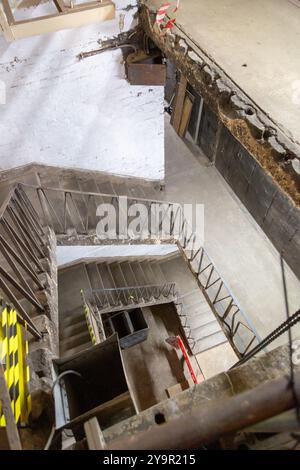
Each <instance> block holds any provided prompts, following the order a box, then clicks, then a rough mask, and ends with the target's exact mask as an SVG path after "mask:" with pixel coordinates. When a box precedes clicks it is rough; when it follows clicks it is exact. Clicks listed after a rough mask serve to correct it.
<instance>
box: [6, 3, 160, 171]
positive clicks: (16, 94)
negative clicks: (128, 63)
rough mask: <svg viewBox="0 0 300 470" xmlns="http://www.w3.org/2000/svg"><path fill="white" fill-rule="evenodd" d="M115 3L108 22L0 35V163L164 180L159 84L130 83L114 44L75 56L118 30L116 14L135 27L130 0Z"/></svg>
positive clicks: (20, 14)
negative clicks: (9, 38) (1, 97)
mask: <svg viewBox="0 0 300 470" xmlns="http://www.w3.org/2000/svg"><path fill="white" fill-rule="evenodd" d="M115 3H116V7H117V12H116V19H115V20H112V21H108V22H104V23H98V24H93V25H89V26H86V27H83V28H78V29H73V30H64V31H60V32H57V33H53V34H47V35H44V36H38V37H32V38H27V39H23V40H19V41H16V42H14V43H11V44H8V43H6V41H5V40H4V38H3V37H2V36H1V37H0V80H2V81H3V82H4V83H5V85H6V104H5V105H4V104H2V105H1V104H0V136H1V140H0V168H2V169H7V168H11V167H16V166H20V165H24V164H26V163H30V162H38V163H46V164H48V165H54V166H56V165H58V166H64V167H75V168H82V169H95V170H99V171H107V172H111V173H117V174H120V175H129V176H137V177H144V178H147V179H163V177H164V127H163V126H164V123H163V87H152V88H151V87H140V86H131V85H129V83H127V81H126V80H125V72H124V65H123V60H122V54H121V51H120V50H116V51H111V52H105V53H102V54H98V55H96V56H93V57H90V58H87V59H84V60H82V61H78V59H77V57H76V56H77V55H78V54H79V53H80V52H86V51H91V50H94V49H98V48H99V43H98V42H97V41H98V40H101V39H102V40H103V39H104V40H105V39H107V38H111V37H113V36H115V35H117V34H119V33H120V27H119V20H120V15H125V27H124V30H123V31H127V30H129V29H131V28H133V27H134V26H135V19H134V17H133V15H134V13H136V11H137V8H136V3H137V0H116V1H115ZM128 5H134V8H133V9H130V10H129V11H126V10H125V8H126V7H127V6H128ZM42 6H43V4H42V5H41V7H42ZM41 7H39V8H41ZM30 11H31V9H30V10H28V9H27V10H26V14H27V15H28V13H30ZM37 11H38V13H41V11H40V10H37V9H32V12H31V14H32V15H35V16H36V14H37ZM24 14H25V12H22V11H21V12H20V11H19V12H18V19H19V18H21V17H24ZM0 83H1V82H0Z"/></svg>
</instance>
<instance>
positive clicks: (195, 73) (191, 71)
mask: <svg viewBox="0 0 300 470" xmlns="http://www.w3.org/2000/svg"><path fill="white" fill-rule="evenodd" d="M140 19H141V23H142V26H143V29H144V30H145V32H146V33H147V35H148V36H149V37H150V38H151V39H152V40H153V41H154V42H155V44H156V45H157V46H158V47H159V48H160V49H161V50H162V51H163V52H164V53H165V55H166V56H167V57H169V58H170V59H171V60H172V62H174V64H175V65H176V67H177V68H178V69H179V70H180V71H181V72H182V73H183V74H184V75H185V77H186V78H187V79H188V81H189V82H190V84H191V85H192V86H193V87H194V88H195V90H196V91H197V92H198V93H199V94H200V95H201V96H202V97H203V98H204V99H205V101H206V102H207V103H208V104H209V106H210V107H211V108H212V109H213V111H214V112H215V113H216V114H217V115H218V117H219V119H220V120H221V122H222V123H223V124H224V125H225V126H226V127H227V128H228V129H229V130H230V132H231V133H232V134H233V136H234V137H235V138H236V139H237V140H238V141H239V142H240V143H241V144H242V145H243V146H244V147H245V148H246V149H247V150H248V152H249V153H250V154H251V155H253V156H254V158H255V159H256V160H257V162H258V163H259V164H260V165H261V167H262V168H264V169H265V170H266V172H267V173H269V174H270V175H272V177H273V179H274V180H275V181H276V182H277V184H278V186H280V188H281V190H282V191H283V192H284V193H285V194H287V195H288V196H289V197H290V198H291V200H292V201H293V203H294V204H296V205H297V206H298V207H300V178H299V174H298V173H297V172H296V171H295V169H294V166H295V165H292V162H295V161H296V162H298V161H299V160H300V147H299V145H298V144H297V143H295V142H294V141H292V139H291V138H290V137H289V136H288V134H286V133H285V132H284V131H283V130H282V129H280V128H279V127H278V126H277V125H276V123H274V122H273V121H272V120H271V119H270V118H269V117H268V116H266V114H264V113H263V112H262V111H261V110H260V108H259V107H258V106H257V105H256V104H255V103H254V102H252V101H251V99H250V98H249V97H248V96H246V95H245V94H244V92H243V91H242V90H241V89H240V88H238V86H237V85H236V84H235V83H233V82H232V80H231V79H230V77H229V76H228V75H226V74H225V72H224V71H223V70H222V69H221V68H220V67H219V66H218V65H217V64H216V63H215V62H214V61H213V59H212V58H210V57H208V56H207V55H206V54H205V53H204V51H202V50H200V49H199V47H197V46H196V45H195V44H194V43H193V41H192V39H191V38H190V37H188V36H187V35H186V34H185V33H184V32H183V31H182V30H181V29H180V28H179V27H178V26H176V25H175V27H174V28H173V29H172V30H167V32H166V34H165V35H162V34H161V33H160V32H159V30H158V29H157V28H156V27H154V26H153V25H154V19H155V14H153V13H151V11H149V9H148V8H147V6H145V5H142V7H141V11H140Z"/></svg>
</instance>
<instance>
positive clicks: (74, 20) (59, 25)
mask: <svg viewBox="0 0 300 470" xmlns="http://www.w3.org/2000/svg"><path fill="white" fill-rule="evenodd" d="M114 18H115V5H114V3H112V2H111V1H104V2H102V3H99V4H97V5H95V4H94V3H93V4H92V6H81V7H80V8H72V9H69V10H66V11H64V12H62V13H57V14H55V15H48V16H41V17H39V18H31V19H28V20H22V21H17V22H15V23H14V24H13V25H12V26H10V30H11V34H12V36H13V38H14V39H21V38H26V37H30V36H39V35H41V34H47V33H53V32H55V31H60V30H62V29H70V28H79V27H81V26H84V25H87V24H91V23H97V22H101V21H108V20H112V19H114Z"/></svg>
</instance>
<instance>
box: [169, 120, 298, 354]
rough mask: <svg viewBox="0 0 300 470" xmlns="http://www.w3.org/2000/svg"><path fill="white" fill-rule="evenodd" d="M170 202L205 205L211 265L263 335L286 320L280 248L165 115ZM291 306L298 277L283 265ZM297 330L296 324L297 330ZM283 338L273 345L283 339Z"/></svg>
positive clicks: (294, 305)
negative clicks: (179, 134)
mask: <svg viewBox="0 0 300 470" xmlns="http://www.w3.org/2000/svg"><path fill="white" fill-rule="evenodd" d="M165 125H166V129H165V133H166V190H165V197H166V199H167V200H169V201H174V202H181V203H199V204H204V206H205V209H204V213H205V218H204V223H205V227H204V229H205V242H204V246H205V248H206V249H207V251H208V253H209V255H210V257H211V258H212V260H213V262H214V264H215V265H216V267H217V269H218V270H219V272H220V274H221V275H222V277H223V278H224V279H225V280H226V282H227V284H228V286H229V287H230V289H231V291H232V292H233V294H234V295H235V297H236V298H237V299H238V302H239V304H240V305H241V307H242V309H243V310H244V312H245V314H246V315H247V316H249V318H250V319H251V320H252V322H253V323H254V326H255V327H256V329H257V331H258V334H259V335H260V336H261V337H262V338H264V337H265V336H266V335H267V334H268V333H270V332H271V331H273V329H275V328H276V327H277V326H278V325H279V324H280V323H281V322H283V321H285V320H286V314H285V305H284V296H283V287H282V277H281V269H280V258H279V253H278V252H277V251H276V249H275V248H274V246H273V245H272V243H271V242H270V241H269V240H268V238H267V237H266V236H265V234H264V233H263V231H262V230H261V229H260V227H259V226H258V225H257V223H256V222H255V221H254V219H253V218H252V217H251V215H250V214H249V212H248V211H247V210H246V209H245V207H244V206H243V205H242V203H241V202H240V201H239V200H238V198H237V197H236V196H235V194H234V193H233V191H232V190H231V189H230V187H229V186H228V185H227V183H226V182H225V181H224V179H223V178H222V177H221V175H220V174H219V172H218V170H217V169H216V168H215V167H214V166H212V165H211V163H210V162H209V161H208V159H207V158H206V157H205V156H204V155H203V154H202V152H201V151H200V150H199V148H197V149H196V148H195V147H193V146H191V145H190V148H189V146H188V145H187V144H186V143H185V142H184V141H182V140H181V139H180V138H179V137H178V136H177V134H176V133H175V131H174V129H173V128H172V127H171V125H170V123H169V118H168V117H166V123H165ZM286 277H287V288H288V295H289V303H290V311H291V313H294V312H295V311H296V310H298V308H299V305H300V281H299V280H298V279H297V278H296V276H295V275H294V274H293V272H292V271H291V269H290V268H288V267H287V266H286ZM296 332H297V333H298V335H299V334H300V330H299V327H295V333H296ZM286 340H287V338H286V337H284V336H283V337H281V338H280V339H278V340H277V342H275V343H274V344H273V346H274V345H277V344H283V343H285V342H286Z"/></svg>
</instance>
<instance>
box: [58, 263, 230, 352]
mask: <svg viewBox="0 0 300 470" xmlns="http://www.w3.org/2000/svg"><path fill="white" fill-rule="evenodd" d="M167 283H176V296H175V297H174V296H172V295H170V296H169V298H166V299H158V300H155V299H153V298H152V299H149V298H147V299H143V298H141V299H139V302H141V304H142V303H143V302H144V305H151V304H152V305H154V304H158V303H160V304H161V303H163V302H174V304H175V306H176V307H177V311H178V314H179V318H180V321H181V323H182V326H183V328H184V331H185V334H186V337H187V340H188V343H189V346H190V348H191V351H192V352H193V354H198V353H199V352H202V351H205V350H207V349H211V348H214V347H215V346H218V345H219V344H222V343H225V342H227V338H226V336H225V335H224V333H223V331H222V329H221V327H220V325H219V323H218V321H217V320H216V318H215V316H214V314H213V312H212V311H211V309H210V307H209V305H208V304H207V302H206V300H205V298H204V297H203V294H202V292H201V291H200V289H199V287H198V285H197V283H196V281H195V280H194V278H193V276H192V274H191V273H190V271H189V269H188V267H187V265H186V263H185V262H184V260H183V258H182V257H181V256H180V255H176V256H168V257H163V258H162V259H161V257H153V258H151V257H147V258H146V257H139V258H126V259H124V261H123V260H122V259H121V260H120V259H118V260H116V259H114V258H107V259H101V260H95V261H89V262H81V263H79V264H76V265H73V266H70V267H66V268H64V269H61V270H60V271H59V311H60V332H61V333H60V345H61V347H60V353H61V355H66V354H73V353H74V352H77V351H80V350H82V349H84V348H86V347H89V346H91V340H90V338H89V334H88V331H87V327H86V323H85V317H84V314H83V309H82V299H81V296H80V290H81V289H84V290H85V291H86V292H88V291H90V290H99V289H100V290H103V289H109V291H106V294H105V295H106V296H107V301H108V302H109V303H110V304H111V308H109V309H106V310H102V312H104V311H111V312H112V311H117V310H121V309H123V308H125V309H126V308H127V309H128V308H130V306H128V305H124V304H123V303H122V297H121V298H119V297H117V290H118V289H122V288H129V287H137V288H139V287H140V288H141V287H142V286H153V285H164V284H167ZM118 302H119V303H118ZM131 307H134V305H132V306H131ZM181 307H183V308H181ZM99 311H101V310H100V308H99Z"/></svg>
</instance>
